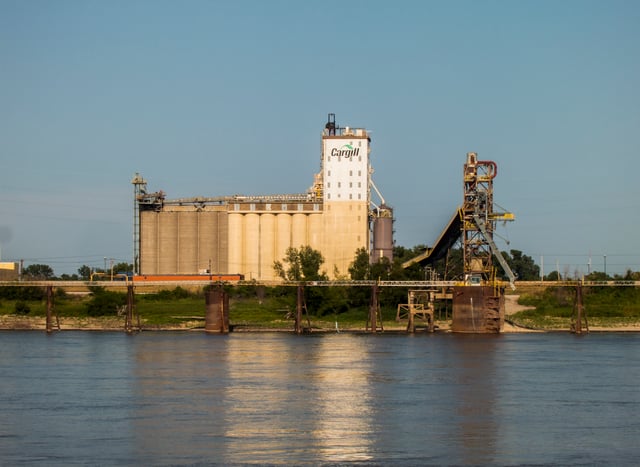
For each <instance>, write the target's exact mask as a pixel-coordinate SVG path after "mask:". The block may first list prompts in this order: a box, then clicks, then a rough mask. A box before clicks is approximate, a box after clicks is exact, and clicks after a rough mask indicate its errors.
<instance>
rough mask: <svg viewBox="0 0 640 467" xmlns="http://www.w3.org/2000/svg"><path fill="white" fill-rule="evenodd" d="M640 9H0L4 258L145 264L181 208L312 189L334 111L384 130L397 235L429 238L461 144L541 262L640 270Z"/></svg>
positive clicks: (511, 5)
mask: <svg viewBox="0 0 640 467" xmlns="http://www.w3.org/2000/svg"><path fill="white" fill-rule="evenodd" d="M639 83H640V2H637V1H607V2H604V1H587V0H578V1H570V0H565V1H555V0H554V1H544V0H536V1H478V0H474V1H440V2H431V1H415V2H410V1H398V2H389V1H384V2H383V1H350V2H343V1H340V2H337V1H310V2H300V1H242V0H240V1H233V2H232V1H228V2H222V1H220V2H216V1H194V0H189V1H158V0H149V1H142V0H140V1H135V0H133V1H125V0H114V1H97V0H96V1H85V0H75V1H66V0H56V1H47V0H42V1H37V0H33V1H23V0H16V1H7V0H0V174H1V177H0V247H1V253H0V254H1V256H2V260H4V261H11V260H20V259H24V260H25V265H28V264H32V263H46V264H49V265H51V266H52V267H53V268H54V270H55V273H56V274H58V275H59V274H62V273H65V272H66V273H74V272H76V270H77V269H78V267H80V266H81V265H83V264H87V265H90V266H95V267H102V266H103V262H104V258H105V257H106V258H114V259H115V260H116V261H128V262H130V261H131V255H132V253H131V252H132V217H133V188H132V186H131V185H130V181H131V178H132V177H133V175H134V173H135V172H140V173H141V174H142V175H143V176H144V177H145V178H146V179H147V181H148V183H149V188H150V189H151V190H154V191H155V190H160V189H162V190H164V191H165V192H166V193H167V195H168V197H169V198H175V197H184V196H218V195H231V194H236V193H242V194H258V195H261V194H274V193H300V192H304V191H306V189H307V188H308V187H309V186H310V185H311V183H312V180H313V174H314V173H316V172H317V171H318V170H319V150H320V132H321V130H322V128H323V126H324V123H325V121H326V118H327V114H328V113H330V112H332V113H335V114H336V119H337V122H338V123H339V124H340V125H343V126H347V125H348V126H352V127H364V128H367V129H368V130H370V131H371V132H372V136H373V141H372V164H373V167H374V169H375V173H374V176H373V177H374V181H375V183H376V185H377V187H378V188H379V189H380V191H381V192H382V194H383V195H384V197H385V198H386V201H387V203H388V204H390V205H392V206H393V207H394V209H395V217H396V223H395V229H396V242H397V244H399V245H403V246H406V247H412V246H414V245H418V244H430V243H432V242H433V241H434V240H435V239H436V238H437V236H438V234H439V233H440V231H441V229H442V228H443V227H444V225H445V223H446V222H447V221H448V219H449V217H450V216H451V214H452V213H453V211H454V209H455V208H456V207H457V206H458V205H459V204H460V203H461V201H462V175H461V174H462V166H463V164H464V161H465V154H466V153H467V152H469V151H475V152H478V154H479V157H480V158H481V159H490V160H494V161H496V162H497V164H498V170H499V173H498V177H497V178H496V180H495V185H494V188H495V200H496V201H497V202H498V203H499V204H500V205H501V206H503V207H504V208H506V209H508V210H509V211H512V212H514V213H515V214H516V221H515V222H513V223H510V224H509V225H507V227H506V228H503V229H501V230H500V232H499V233H500V234H501V235H502V236H503V237H505V238H508V240H509V241H510V244H509V245H506V244H505V242H504V241H499V242H498V243H499V246H500V247H501V248H504V249H507V250H508V249H512V248H513V249H518V250H522V251H523V252H524V253H525V254H528V255H530V256H532V257H534V259H535V260H536V261H537V262H538V263H540V262H541V259H542V258H544V260H543V261H544V269H545V272H550V271H551V270H553V269H556V264H558V265H559V267H560V269H561V271H565V270H566V271H568V272H570V273H573V272H574V271H575V270H576V269H581V270H582V271H583V272H586V269H587V266H586V265H587V263H588V261H589V257H590V255H591V258H592V259H591V262H592V269H593V270H600V271H602V270H603V267H604V255H607V272H608V273H624V271H625V270H626V269H627V268H631V269H633V270H640V245H639V242H638V232H639V231H640V209H639V208H640V187H639V185H638V181H637V179H638V174H639V172H640V170H639V169H640V162H639V161H640V155H639V154H638V153H639V151H640V91H639Z"/></svg>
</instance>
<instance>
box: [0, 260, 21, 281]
mask: <svg viewBox="0 0 640 467" xmlns="http://www.w3.org/2000/svg"><path fill="white" fill-rule="evenodd" d="M19 277H20V265H19V264H18V263H7V262H4V263H0V281H17V280H18V279H19Z"/></svg>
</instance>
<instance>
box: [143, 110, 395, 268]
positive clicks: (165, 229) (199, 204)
mask: <svg viewBox="0 0 640 467" xmlns="http://www.w3.org/2000/svg"><path fill="white" fill-rule="evenodd" d="M321 139H322V149H321V154H320V161H321V162H320V171H319V172H318V173H317V174H315V176H314V177H313V183H312V185H311V187H310V188H309V189H308V190H307V192H306V193H299V194H289V195H283V194H280V195H262V196H261V195H248V196H241V195H233V196H217V197H193V198H182V199H167V197H166V195H165V193H164V192H163V191H157V192H153V193H150V192H148V191H147V182H146V181H145V180H144V179H143V178H142V177H141V176H140V175H138V174H136V175H135V177H134V178H133V180H132V184H133V186H134V221H133V223H134V234H133V236H134V238H133V245H134V247H133V248H134V252H133V255H134V270H135V271H134V272H135V273H136V274H137V275H142V276H144V275H159V274H166V275H171V274H241V275H243V276H244V278H245V279H246V280H252V279H255V280H261V281H268V280H277V279H278V278H277V277H276V275H275V271H274V267H273V266H274V262H275V261H281V260H282V259H283V258H284V256H285V253H286V250H287V249H288V248H290V247H293V248H300V247H302V246H310V247H311V248H313V249H315V250H318V251H320V253H321V254H322V256H323V258H324V264H323V266H322V270H323V271H324V272H326V273H327V275H328V276H329V278H331V279H337V278H340V277H345V276H347V275H348V268H349V265H350V264H351V263H352V262H353V260H354V258H355V255H356V251H357V250H358V249H360V248H364V249H366V251H367V252H369V254H370V257H371V259H372V261H377V260H378V259H380V258H382V257H386V258H388V259H389V260H392V254H393V210H392V209H391V208H390V207H389V206H387V205H386V204H385V201H384V199H383V198H382V196H381V195H380V192H379V190H378V189H377V188H376V186H375V185H374V183H373V180H372V174H373V169H372V166H371V160H370V152H371V146H370V144H371V137H370V134H369V133H368V132H367V130H366V129H364V128H350V127H340V126H338V125H337V124H336V121H335V115H334V114H329V117H328V120H327V123H326V125H325V127H324V129H323V130H322V136H321ZM312 157H314V156H312ZM372 190H373V192H375V194H376V198H375V199H376V201H377V202H374V201H373V200H372V196H371V194H372Z"/></svg>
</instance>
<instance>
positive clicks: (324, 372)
mask: <svg viewBox="0 0 640 467" xmlns="http://www.w3.org/2000/svg"><path fill="white" fill-rule="evenodd" d="M336 339H337V338H336V337H333V338H325V339H320V341H319V344H318V345H317V348H316V351H315V354H316V356H317V360H318V362H317V364H316V365H315V366H314V367H313V369H312V372H313V373H312V379H311V382H312V386H311V387H312V391H313V393H314V397H313V399H312V400H310V403H312V404H313V405H314V406H315V410H314V415H315V416H314V417H313V419H314V421H315V429H314V431H313V433H312V434H313V436H314V437H315V438H316V444H317V446H318V448H317V449H318V460H320V461H324V462H349V461H366V460H370V459H372V452H371V451H372V446H371V444H372V441H373V436H372V435H373V428H372V424H371V421H372V412H373V411H374V410H375V406H374V402H373V400H372V394H371V366H372V361H371V355H370V354H369V352H368V346H367V341H366V340H365V339H349V340H347V341H346V342H345V340H344V339H341V340H340V341H339V343H338V344H339V345H337V342H336Z"/></svg>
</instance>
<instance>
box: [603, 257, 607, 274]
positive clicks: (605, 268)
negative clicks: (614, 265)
mask: <svg viewBox="0 0 640 467" xmlns="http://www.w3.org/2000/svg"><path fill="white" fill-rule="evenodd" d="M603 256H604V275H605V276H606V275H607V255H603Z"/></svg>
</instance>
